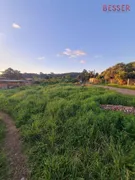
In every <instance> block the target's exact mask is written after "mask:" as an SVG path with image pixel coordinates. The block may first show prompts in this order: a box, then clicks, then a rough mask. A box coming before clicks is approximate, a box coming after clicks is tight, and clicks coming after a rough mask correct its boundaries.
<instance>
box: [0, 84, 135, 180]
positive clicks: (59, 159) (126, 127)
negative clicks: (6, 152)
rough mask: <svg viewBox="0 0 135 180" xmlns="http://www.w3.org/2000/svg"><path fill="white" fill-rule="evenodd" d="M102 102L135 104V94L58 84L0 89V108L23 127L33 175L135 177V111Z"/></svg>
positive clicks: (97, 179)
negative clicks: (114, 109)
mask: <svg viewBox="0 0 135 180" xmlns="http://www.w3.org/2000/svg"><path fill="white" fill-rule="evenodd" d="M102 103H104V104H123V105H132V106H134V107H135V97H131V96H124V95H120V94H117V93H115V92H112V91H108V90H106V89H102V88H95V87H75V86H72V85H66V86H65V85H60V84H59V85H49V86H34V87H31V88H28V89H27V88H25V89H23V88H22V89H15V90H12V91H10V90H8V91H1V92H0V109H1V110H3V111H6V112H8V113H9V114H11V115H12V116H13V117H14V119H15V122H16V125H17V127H19V128H20V129H21V135H22V137H23V139H24V142H25V146H26V152H27V154H28V156H29V162H30V168H31V180H44V179H45V180H120V179H121V180H134V179H135V151H134V149H135V117H134V116H133V115H125V114H124V113H122V112H111V111H104V110H102V109H101V108H100V104H102Z"/></svg>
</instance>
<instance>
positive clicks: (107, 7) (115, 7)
mask: <svg viewBox="0 0 135 180" xmlns="http://www.w3.org/2000/svg"><path fill="white" fill-rule="evenodd" d="M103 11H105V12H111V11H112V12H117V11H118V12H128V11H130V5H128V4H126V5H125V4H121V5H115V4H114V5H106V4H104V5H103Z"/></svg>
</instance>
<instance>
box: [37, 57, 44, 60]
mask: <svg viewBox="0 0 135 180" xmlns="http://www.w3.org/2000/svg"><path fill="white" fill-rule="evenodd" d="M37 59H38V60H43V59H45V57H44V56H42V57H38V58H37Z"/></svg>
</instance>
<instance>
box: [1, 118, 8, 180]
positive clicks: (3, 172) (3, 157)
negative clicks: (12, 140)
mask: <svg viewBox="0 0 135 180" xmlns="http://www.w3.org/2000/svg"><path fill="white" fill-rule="evenodd" d="M4 137H5V126H4V124H3V123H2V121H1V119H0V179H1V180H7V177H8V169H7V167H8V165H7V159H6V155H5V153H4V151H3V149H2V147H3V140H4Z"/></svg>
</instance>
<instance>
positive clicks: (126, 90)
mask: <svg viewBox="0 0 135 180" xmlns="http://www.w3.org/2000/svg"><path fill="white" fill-rule="evenodd" d="M94 86H96V87H102V88H105V89H109V90H114V91H117V92H119V93H122V94H127V95H134V96H135V90H131V89H123V88H116V87H110V86H102V85H94Z"/></svg>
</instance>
